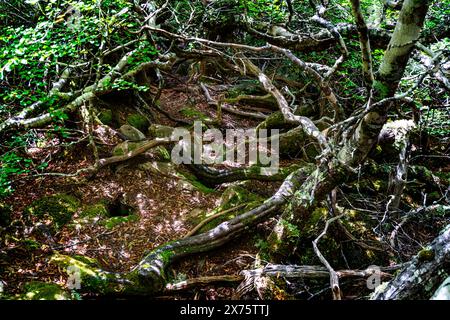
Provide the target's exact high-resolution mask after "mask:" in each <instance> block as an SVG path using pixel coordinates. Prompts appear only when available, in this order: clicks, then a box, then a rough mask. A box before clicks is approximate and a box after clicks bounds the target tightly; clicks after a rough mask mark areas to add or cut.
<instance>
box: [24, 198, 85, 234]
mask: <svg viewBox="0 0 450 320" xmlns="http://www.w3.org/2000/svg"><path fill="white" fill-rule="evenodd" d="M79 207H80V201H79V200H78V199H77V198H75V197H73V196H71V195H68V194H56V195H52V196H49V197H44V198H41V199H39V200H36V201H34V202H33V203H32V204H31V205H30V206H28V207H27V208H26V209H25V213H26V214H29V215H33V216H36V217H38V218H41V219H49V220H51V222H52V225H53V227H54V229H55V231H57V230H59V229H60V228H61V227H63V226H64V225H65V224H67V223H68V222H69V221H70V220H71V219H72V217H73V215H74V214H75V212H77V211H78V208H79Z"/></svg>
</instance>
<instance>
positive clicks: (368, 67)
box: [351, 0, 374, 88]
mask: <svg viewBox="0 0 450 320" xmlns="http://www.w3.org/2000/svg"><path fill="white" fill-rule="evenodd" d="M351 3H352V12H353V16H354V17H355V20H356V27H357V30H358V35H359V44H360V47H361V53H362V65H363V67H362V70H363V77H364V82H365V84H366V86H367V87H368V88H371V87H372V84H373V80H374V78H373V72H372V55H371V50H370V41H369V30H368V29H367V25H366V22H365V21H364V17H363V15H362V12H361V4H360V1H359V0H351Z"/></svg>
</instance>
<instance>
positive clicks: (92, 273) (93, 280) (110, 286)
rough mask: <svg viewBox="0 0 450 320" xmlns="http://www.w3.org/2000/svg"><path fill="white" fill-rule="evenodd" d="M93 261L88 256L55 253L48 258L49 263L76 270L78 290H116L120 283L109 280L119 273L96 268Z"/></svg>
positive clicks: (106, 291) (119, 288)
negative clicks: (78, 282)
mask: <svg viewBox="0 0 450 320" xmlns="http://www.w3.org/2000/svg"><path fill="white" fill-rule="evenodd" d="M94 261H95V260H93V259H91V258H88V257H81V256H75V257H70V256H66V255H62V254H59V253H55V254H54V255H53V256H52V257H51V258H50V263H51V264H55V265H57V266H59V267H61V268H65V269H66V270H69V268H71V270H76V271H77V274H78V276H79V277H80V287H81V288H80V290H82V291H86V292H90V291H92V292H96V293H108V292H117V291H120V290H121V289H122V288H121V286H120V284H118V283H116V282H115V281H111V280H113V279H115V278H117V277H119V275H117V274H114V273H107V272H104V271H102V270H101V269H98V268H97V267H96V266H94V265H93V264H94Z"/></svg>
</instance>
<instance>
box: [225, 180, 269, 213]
mask: <svg viewBox="0 0 450 320" xmlns="http://www.w3.org/2000/svg"><path fill="white" fill-rule="evenodd" d="M262 200H263V198H262V197H260V196H259V195H257V194H254V193H253V192H250V191H248V190H247V189H245V188H243V187H241V186H231V187H228V188H227V189H226V190H225V191H224V192H223V193H222V196H221V200H220V209H221V210H226V209H229V208H231V207H233V206H235V205H236V204H241V203H255V202H256V203H259V202H261V201H262Z"/></svg>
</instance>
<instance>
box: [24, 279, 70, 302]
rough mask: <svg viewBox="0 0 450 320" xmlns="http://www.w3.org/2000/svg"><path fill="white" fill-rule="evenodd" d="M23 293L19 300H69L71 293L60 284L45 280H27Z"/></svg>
mask: <svg viewBox="0 0 450 320" xmlns="http://www.w3.org/2000/svg"><path fill="white" fill-rule="evenodd" d="M24 291H25V293H24V294H22V295H20V296H19V297H17V298H18V299H19V300H70V299H71V295H70V293H68V292H67V291H65V290H64V289H62V288H61V287H60V286H58V285H56V284H53V283H46V282H40V281H35V282H29V283H26V284H25V285H24Z"/></svg>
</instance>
